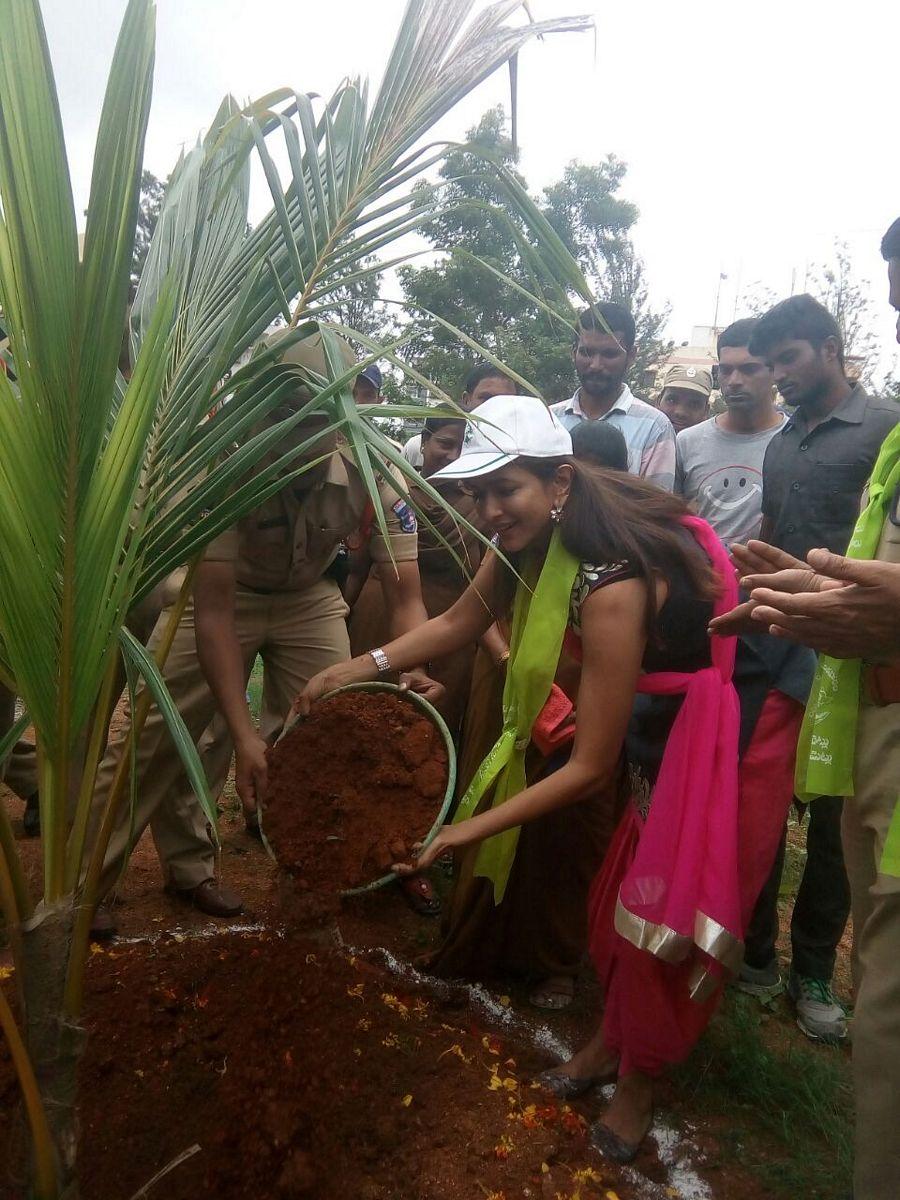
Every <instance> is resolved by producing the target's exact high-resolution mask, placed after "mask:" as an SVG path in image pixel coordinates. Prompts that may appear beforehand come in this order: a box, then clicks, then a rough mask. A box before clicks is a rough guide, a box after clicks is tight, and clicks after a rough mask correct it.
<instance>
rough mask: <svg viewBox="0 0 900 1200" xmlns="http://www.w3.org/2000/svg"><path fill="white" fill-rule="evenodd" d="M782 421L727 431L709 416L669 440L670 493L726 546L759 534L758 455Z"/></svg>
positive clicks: (763, 452) (763, 453)
mask: <svg viewBox="0 0 900 1200" xmlns="http://www.w3.org/2000/svg"><path fill="white" fill-rule="evenodd" d="M783 424H784V421H782V422H780V423H779V424H778V425H773V426H772V428H771V429H764V430H763V431H762V432H761V433H730V432H727V431H726V430H724V429H722V428H721V427H720V426H719V424H718V422H717V420H716V418H715V417H713V418H712V419H711V420H709V421H703V422H702V423H701V424H700V425H694V426H692V427H691V428H690V429H684V430H682V432H681V433H679V435H678V437H677V438H676V439H675V491H676V492H678V493H679V494H680V495H682V496H684V498H685V499H686V500H688V501H690V503H691V504H692V505H693V507H694V508H695V510H696V512H697V514H698V515H699V516H701V517H703V519H704V520H705V521H708V522H709V523H710V525H712V527H713V529H714V530H715V531H716V533H717V534H718V535H719V537H720V538H721V539H722V541H723V542H724V543H725V545H726V546H730V545H731V543H732V542H746V541H747V539H748V538H752V537H756V536H757V535H758V534H759V526H760V523H761V521H762V482H763V477H762V467H763V459H764V458H765V456H766V447H767V446H768V444H769V442H770V441H771V440H772V438H773V437H774V436H775V434H776V433H777V432H778V431H779V429H780V428H781V426H782V425H783Z"/></svg>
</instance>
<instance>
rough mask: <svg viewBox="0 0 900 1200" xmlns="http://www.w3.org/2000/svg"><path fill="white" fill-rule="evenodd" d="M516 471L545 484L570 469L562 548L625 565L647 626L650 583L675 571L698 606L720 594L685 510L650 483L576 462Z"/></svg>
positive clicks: (526, 461)
mask: <svg viewBox="0 0 900 1200" xmlns="http://www.w3.org/2000/svg"><path fill="white" fill-rule="evenodd" d="M516 465H517V466H520V467H522V468H524V469H525V470H526V471H529V472H530V473H531V474H532V475H536V476H537V477H538V479H541V480H543V481H544V482H547V483H549V482H550V480H552V479H553V477H554V476H555V475H556V472H557V471H558V469H559V468H560V467H561V466H569V467H571V469H572V472H573V477H572V487H571V490H570V492H569V498H568V500H567V501H566V503H565V505H564V507H563V510H562V516H561V518H560V522H559V529H560V534H561V537H562V542H563V545H564V546H565V547H566V549H567V550H568V551H569V552H570V553H571V554H574V555H575V557H576V558H577V559H579V560H580V561H581V562H589V563H593V564H594V565H595V566H601V565H602V564H604V563H620V562H621V563H628V565H629V567H631V569H632V570H633V571H634V573H635V576H636V577H637V578H638V579H641V580H643V581H644V582H645V583H646V584H647V626H648V632H650V633H652V630H653V626H654V624H655V622H656V616H657V613H656V587H655V586H654V583H655V580H654V577H655V576H657V575H662V576H664V577H666V576H668V575H669V574H670V573H671V572H672V571H673V570H674V571H676V572H677V571H678V570H679V569H680V570H682V571H683V572H684V575H685V577H686V578H687V580H688V582H689V583H690V585H691V587H692V588H693V589H694V590H695V592H696V594H697V598H698V600H700V599H702V600H711V599H713V598H714V597H715V595H716V594H717V591H718V584H717V581H716V577H715V574H714V573H713V570H712V568H711V567H710V565H709V562H708V561H707V559H706V556H705V555H704V554H703V553H702V552H701V551H700V550H699V548H698V547H697V544H696V542H695V541H694V539H693V538H692V537H690V535H686V531H685V529H684V528H683V526H682V525H681V524H680V522H679V517H683V516H685V515H687V513H688V512H689V509H688V506H687V505H686V504H685V502H684V501H683V500H682V499H681V497H680V496H673V495H672V494H671V492H666V491H664V490H663V489H662V488H660V487H656V486H655V485H654V484H652V483H647V482H645V481H644V480H643V479H638V478H637V477H635V476H634V475H628V474H626V473H625V472H624V471H612V470H607V469H605V468H603V467H592V466H588V464H587V463H583V462H579V461H578V460H577V459H574V458H569V457H565V458H525V457H522V458H518V459H516Z"/></svg>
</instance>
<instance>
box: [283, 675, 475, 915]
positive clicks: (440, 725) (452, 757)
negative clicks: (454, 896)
mask: <svg viewBox="0 0 900 1200" xmlns="http://www.w3.org/2000/svg"><path fill="white" fill-rule="evenodd" d="M342 692H391V693H393V694H394V695H395V696H399V697H400V698H401V699H402V700H405V701H407V702H408V703H409V704H412V705H413V706H414V707H415V708H418V710H419V711H420V712H421V713H422V714H423V715H424V716H426V717H428V719H429V721H431V723H432V724H433V725H435V726H436V728H437V730H438V732H439V733H440V735H441V738H442V739H443V742H444V749H445V750H446V751H447V787H446V790H445V792H444V799H443V801H442V803H441V807H440V811H439V812H438V814H437V816H436V817H435V820H434V824H433V825H432V826H431V829H429V831H428V833H427V835H426V836H425V838H424V839H423V841H422V845H423V846H427V845H428V843H429V842H430V841H432V840H433V839H434V838H435V837H436V836H437V833H438V830H439V829H440V828H441V826H442V825H443V824H444V821H445V820H446V817H447V814H448V812H449V811H450V806H451V804H452V803H453V793H454V792H455V790H456V747H455V746H454V745H453V738H452V737H451V736H450V730H449V729H448V728H447V725H446V722H445V721H444V718H443V717H442V716H441V714H440V713H439V712H438V711H437V709H436V708H435V707H434V705H433V704H431V703H429V701H428V700H426V699H425V698H424V696H420V695H419V694H418V693H417V692H409V691H401V690H400V688H399V687H398V686H397V684H396V683H350V684H347V686H346V687H342V688H336V689H335V690H334V691H333V692H329V693H328V694H327V695H325V696H323V697H322V699H323V700H329V699H330V698H331V697H332V696H339V695H341V693H342ZM302 719H303V718H302V717H295V718H294V720H293V721H291V722H290V723H289V724H288V725H286V726H285V727H284V730H283V731H282V733H281V736H280V737H279V739H278V741H281V738H283V737H284V736H285V735H286V734H287V733H289V732H290V731H291V730H292V729H293V728H294V726H295V725H296V724H297V722H298V721H300V720H302ZM264 822H265V805H263V807H262V809H261V810H260V814H259V830H260V833H261V835H262V841H263V845H264V846H265V848H266V850H267V851H268V854H269V857H270V858H271V859H272V861H273V862H276V863H277V862H278V859H277V857H276V855H275V852H274V850H273V849H272V847H271V845H270V844H269V840H268V838H267V837H266V832H265V827H264ZM396 881H397V876H396V875H395V874H394V872H393V871H389V872H388V873H387V875H382V876H381V877H380V878H379V879H375V880H373V881H372V882H371V883H366V884H363V886H362V887H357V888H348V889H347V890H346V891H344V892H342V893H341V895H342V896H359V895H361V894H362V893H363V892H373V891H375V889H376V888H382V887H385V885H386V884H389V883H396Z"/></svg>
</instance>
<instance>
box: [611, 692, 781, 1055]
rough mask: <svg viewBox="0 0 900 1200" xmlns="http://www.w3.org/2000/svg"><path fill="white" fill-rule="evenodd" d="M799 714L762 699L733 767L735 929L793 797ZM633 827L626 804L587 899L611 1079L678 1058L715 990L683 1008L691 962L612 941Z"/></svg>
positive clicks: (637, 831)
mask: <svg viewBox="0 0 900 1200" xmlns="http://www.w3.org/2000/svg"><path fill="white" fill-rule="evenodd" d="M802 720H803V706H802V705H801V704H799V703H798V702H797V701H796V700H792V699H791V698H790V697H788V696H785V695H784V694H783V693H782V692H777V691H771V692H769V694H768V696H767V697H766V700H765V704H764V705H763V708H762V711H761V713H760V716H759V720H758V721H757V724H756V729H755V730H754V733H753V737H752V739H751V741H750V744H749V746H748V747H747V750H746V751H745V753H744V756H743V758H742V760H741V765H740V774H739V782H740V810H739V818H738V820H739V827H738V859H739V863H738V870H739V872H740V893H741V914H742V919H743V925H744V928H746V926H747V923H748V922H749V920H750V916H751V914H752V912H753V907H754V905H755V904H756V899H757V897H758V896H759V893H760V891H761V890H762V887H763V884H764V883H765V881H766V879H767V878H768V875H769V871H770V870H771V868H772V863H773V862H774V861H775V854H776V851H777V849H778V844H779V841H780V839H781V833H782V830H783V828H784V822H785V820H786V818H787V813H788V810H789V808H790V805H791V800H792V798H793V795H794V758H795V755H796V750H797V737H798V734H799V732H800V724H801V721H802ZM642 824H643V822H642V820H641V818H640V816H639V815H638V813H637V810H636V809H635V807H634V806H633V805H631V804H629V805H628V807H627V809H626V811H625V815H624V816H623V818H622V820H621V822H620V823H619V827H618V829H617V830H616V834H615V836H614V838H613V841H612V844H611V845H610V848H609V850H608V852H607V854H606V857H605V859H604V860H603V866H602V868H601V869H600V871H599V873H598V875H597V877H596V879H595V880H594V883H593V886H592V888H591V893H590V896H589V898H588V915H589V921H590V949H591V956H592V958H593V960H594V966H595V969H596V971H597V975H598V978H599V979H600V982H601V984H602V986H603V991H604V996H605V1003H604V1009H603V1035H604V1040H605V1044H606V1048H607V1049H608V1050H609V1051H611V1052H612V1053H614V1054H616V1055H618V1057H619V1073H620V1074H622V1075H627V1074H629V1073H630V1072H633V1071H641V1072H643V1073H644V1074H646V1075H659V1074H660V1073H661V1072H662V1071H663V1070H664V1069H665V1068H666V1067H668V1066H671V1065H673V1064H674V1063H678V1062H681V1061H683V1060H684V1059H685V1058H687V1056H688V1054H689V1053H690V1052H691V1050H692V1049H693V1047H694V1046H695V1045H696V1043H697V1041H698V1040H699V1038H700V1036H701V1034H702V1033H703V1031H704V1029H706V1026H707V1025H708V1024H709V1021H710V1019H711V1018H712V1015H713V1013H714V1012H715V1010H716V1007H717V1005H718V1003H719V1000H720V998H721V994H722V988H721V987H719V988H718V989H717V991H716V993H715V994H714V995H712V996H710V997H709V998H708V999H706V1000H703V1001H700V1002H698V1001H696V1000H692V999H691V996H690V990H689V978H690V976H691V973H692V968H693V966H694V959H693V957H689V958H687V959H686V960H685V961H683V962H680V963H676V964H672V963H666V962H663V961H662V960H661V959H659V958H656V957H654V956H653V955H652V954H650V953H648V952H647V951H646V950H638V949H637V947H635V946H634V945H632V943H631V942H629V941H628V940H627V939H626V938H623V937H622V936H621V935H620V934H618V933H616V930H615V926H614V918H615V911H616V904H617V902H618V898H619V887H620V885H621V882H622V880H623V879H624V878H625V875H626V873H627V871H628V868H629V867H630V865H631V862H632V860H633V858H634V852H635V847H636V846H637V843H638V840H639V838H640V835H641V828H642Z"/></svg>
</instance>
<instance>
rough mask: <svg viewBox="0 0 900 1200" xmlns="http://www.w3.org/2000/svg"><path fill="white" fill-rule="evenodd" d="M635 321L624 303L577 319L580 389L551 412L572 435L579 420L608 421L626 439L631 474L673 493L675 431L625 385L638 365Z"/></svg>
mask: <svg viewBox="0 0 900 1200" xmlns="http://www.w3.org/2000/svg"><path fill="white" fill-rule="evenodd" d="M635 338H636V330H635V326H634V317H632V315H631V313H630V312H629V311H628V309H627V308H623V307H622V305H621V304H612V303H610V302H608V301H601V302H599V303H597V304H595V305H594V307H593V308H586V309H585V310H584V312H583V313H581V315H580V316H579V318H578V324H577V326H576V328H575V341H574V343H573V346H572V358H573V361H574V364H575V371H576V374H577V375H578V380H579V384H580V386H579V388H578V390H577V391H576V392H575V395H574V396H572V397H571V399H569V400H563V401H561V402H560V403H559V404H553V405H551V412H553V413H554V414H555V415H556V417H557V418H558V419H559V420H560V422H561V423H562V424H563V426H564V427H565V428H566V429H568V430H569V431H571V430H572V429H574V427H575V426H576V425H577V424H578V423H579V422H580V421H609V423H610V425H612V426H614V428H616V429H618V430H619V431H620V433H621V434H622V436H623V437H624V438H625V444H626V446H627V447H628V470H629V471H630V472H631V474H632V475H640V476H642V477H643V478H644V479H646V480H648V481H649V482H650V483H655V484H657V485H658V486H659V487H662V488H665V489H666V491H669V492H671V491H672V490H673V488H674V486H675V430H674V429H673V428H672V424H671V422H670V421H669V418H668V417H666V416H665V415H664V414H663V413H661V412H660V411H659V409H657V408H654V407H653V405H652V404H647V403H646V401H644V400H639V399H638V397H637V396H635V395H634V393H633V392H632V391H631V389H630V388H629V386H628V384H627V383H626V382H625V376H626V375H627V373H628V371H629V370H630V369H631V367H632V366H633V365H634V360H635V355H636V352H635Z"/></svg>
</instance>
